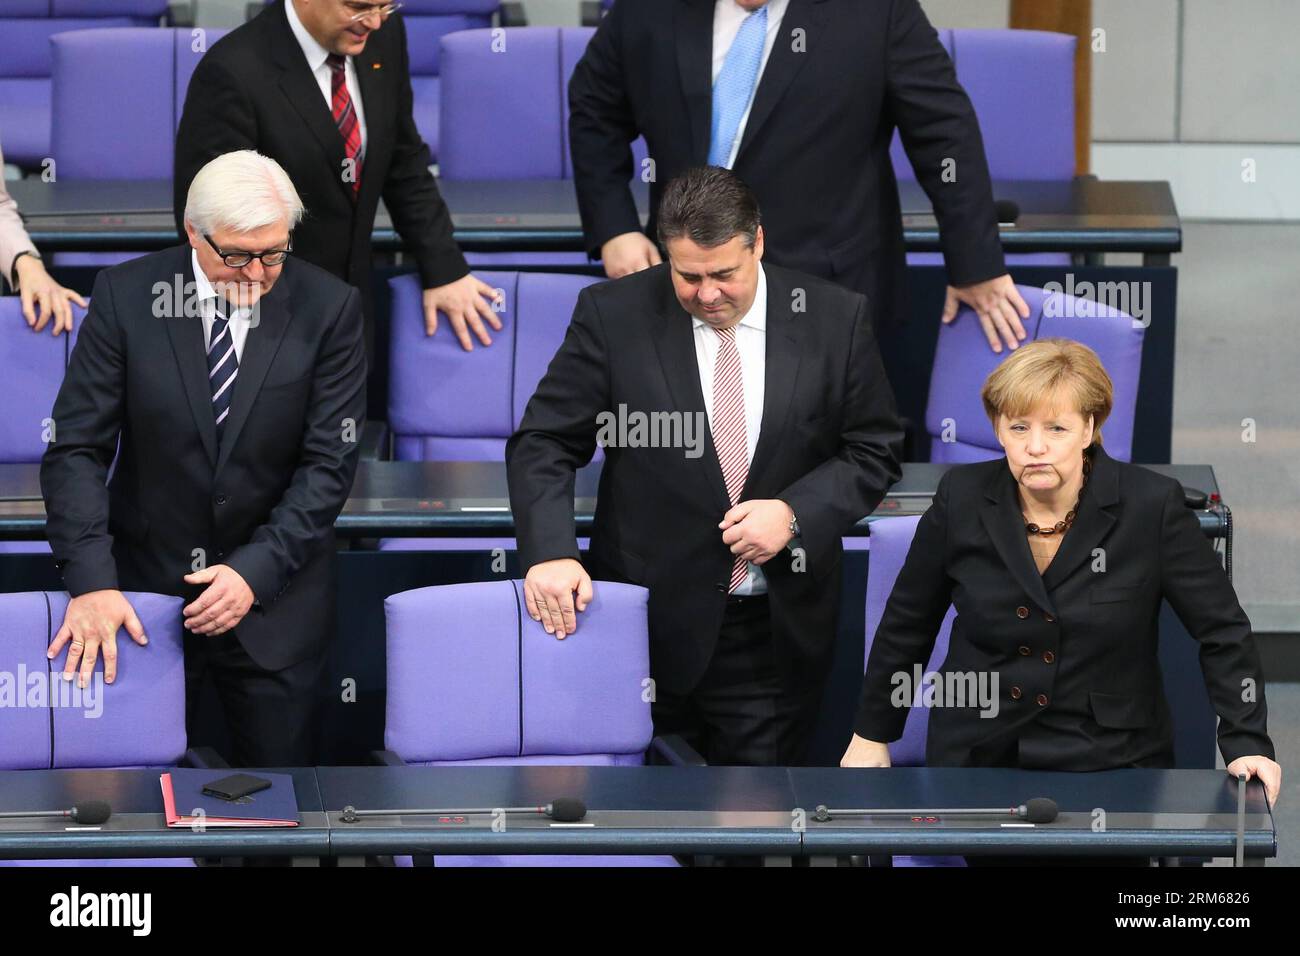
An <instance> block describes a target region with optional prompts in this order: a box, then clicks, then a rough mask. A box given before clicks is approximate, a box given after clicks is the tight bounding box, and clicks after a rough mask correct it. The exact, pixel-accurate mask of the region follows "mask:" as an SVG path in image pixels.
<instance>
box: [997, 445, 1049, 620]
mask: <svg viewBox="0 0 1300 956" xmlns="http://www.w3.org/2000/svg"><path fill="white" fill-rule="evenodd" d="M999 466H1000V467H998V468H996V469H995V474H994V475H993V478H992V479H991V480H990V481H989V483H988V485H987V486H986V488H985V491H984V498H985V500H984V504H983V506H982V507H981V508H980V521H981V522H982V523H983V524H984V530H985V531H987V532H988V534H989V537H990V538H991V539H992V540H993V546H994V547H995V548H996V549H997V552H998V555H999V556H1001V558H1002V562H1003V563H1004V564H1005V565H1006V566H1007V569H1008V570H1009V571H1010V572H1011V574H1012V575H1013V576H1014V577H1015V579H1016V582H1017V583H1018V584H1019V585H1020V586H1021V587H1022V588H1024V589H1025V591H1026V592H1028V594H1029V597H1030V598H1031V599H1032V600H1033V601H1034V602H1035V603H1037V604H1038V606H1039V607H1041V608H1043V609H1044V610H1046V611H1048V612H1050V613H1052V614H1055V613H1056V607H1055V606H1054V605H1053V604H1052V601H1051V599H1050V598H1049V597H1048V596H1047V587H1046V585H1045V584H1044V581H1043V578H1042V576H1041V575H1040V574H1039V573H1038V567H1037V565H1035V564H1034V556H1033V554H1032V553H1030V550H1029V542H1028V541H1027V540H1026V538H1025V519H1024V516H1023V515H1022V514H1021V512H1020V501H1019V497H1018V495H1017V494H1016V480H1015V478H1013V477H1012V476H1011V471H1010V470H1009V469H1008V468H1007V466H1006V461H1005V460H1001V461H1000V462H999ZM1058 557H1059V555H1058ZM1053 563H1055V562H1053Z"/></svg>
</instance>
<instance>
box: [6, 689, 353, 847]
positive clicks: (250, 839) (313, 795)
mask: <svg viewBox="0 0 1300 956" xmlns="http://www.w3.org/2000/svg"><path fill="white" fill-rule="evenodd" d="M109 690H110V692H111V688H109ZM164 772H166V768H152V769H144V770H6V771H0V811H3V812H30V811H32V810H65V809H69V808H71V807H74V806H77V805H78V804H83V805H84V804H85V802H86V801H88V800H103V801H105V802H106V803H107V804H108V805H109V808H110V809H111V811H112V815H111V816H110V817H109V818H108V820H107V821H105V822H104V823H103V824H101V825H99V826H84V825H81V824H77V823H70V822H69V821H68V820H66V819H59V818H46V819H0V860H13V859H17V860H33V859H44V860H73V859H118V858H128V857H130V858H140V857H145V858H150V857H235V856H281V857H290V858H292V860H293V863H294V865H311V864H313V863H315V862H317V861H319V859H320V858H321V857H324V856H328V855H329V821H328V819H327V818H326V815H325V813H324V811H323V809H322V804H321V800H320V792H319V790H318V789H317V786H316V772H315V771H314V770H313V769H312V768H310V767H307V768H299V769H294V770H276V771H275V772H277V773H291V774H292V775H293V786H294V792H295V794H296V795H297V798H298V813H299V825H298V826H296V827H273V828H265V829H261V828H258V829H254V828H244V829H240V828H226V827H208V828H207V829H205V830H198V829H194V828H190V827H185V828H175V829H173V828H170V827H168V826H167V824H166V817H165V816H164V814H163V799H162V788H161V786H160V784H159V782H158V778H159V776H160V775H161V774H162V773H164ZM226 773H228V771H226V770H217V771H214V772H213V774H212V776H213V779H216V778H218V777H221V776H224V775H225V774H226ZM177 809H178V810H180V809H181V808H177ZM189 809H190V808H184V810H183V811H182V812H188V810H189Z"/></svg>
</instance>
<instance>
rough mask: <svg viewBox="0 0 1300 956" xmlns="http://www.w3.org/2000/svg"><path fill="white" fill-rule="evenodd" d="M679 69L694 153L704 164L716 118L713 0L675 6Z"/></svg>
mask: <svg viewBox="0 0 1300 956" xmlns="http://www.w3.org/2000/svg"><path fill="white" fill-rule="evenodd" d="M673 17H674V18H675V20H674V23H673V36H675V37H676V38H677V73H678V77H679V79H680V81H681V86H682V98H683V99H684V100H685V101H686V114H687V118H688V119H689V121H690V129H691V156H692V157H693V161H694V162H695V163H696V164H702V163H704V162H705V161H706V160H707V159H708V155H709V135H710V133H709V130H710V123H712V121H713V0H677V3H676V6H675V7H674V9H673Z"/></svg>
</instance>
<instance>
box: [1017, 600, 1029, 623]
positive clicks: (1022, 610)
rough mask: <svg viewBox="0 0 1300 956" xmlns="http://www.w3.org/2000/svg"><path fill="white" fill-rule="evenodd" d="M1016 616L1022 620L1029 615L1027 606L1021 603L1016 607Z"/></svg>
mask: <svg viewBox="0 0 1300 956" xmlns="http://www.w3.org/2000/svg"><path fill="white" fill-rule="evenodd" d="M1016 617H1018V618H1020V620H1022V621H1023V620H1024V619H1025V618H1027V617H1029V608H1027V607H1025V606H1024V605H1023V604H1022V605H1020V607H1018V608H1016Z"/></svg>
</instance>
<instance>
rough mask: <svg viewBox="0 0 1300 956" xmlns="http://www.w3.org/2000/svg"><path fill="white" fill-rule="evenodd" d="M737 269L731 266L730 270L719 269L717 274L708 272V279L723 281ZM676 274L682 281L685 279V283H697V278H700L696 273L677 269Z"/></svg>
mask: <svg viewBox="0 0 1300 956" xmlns="http://www.w3.org/2000/svg"><path fill="white" fill-rule="evenodd" d="M738 268H739V266H732V267H731V268H730V269H719V270H718V271H717V272H710V273H709V278H711V279H725V278H727V277H728V276H730V275H731V274H732V273H733V272H735V271H736V270H737V269H738ZM677 274H678V275H679V276H681V277H682V278H683V279H685V280H686V281H687V282H697V281H699V278H700V275H699V273H698V272H682V271H681V270H680V269H679V270H678V271H677Z"/></svg>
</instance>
